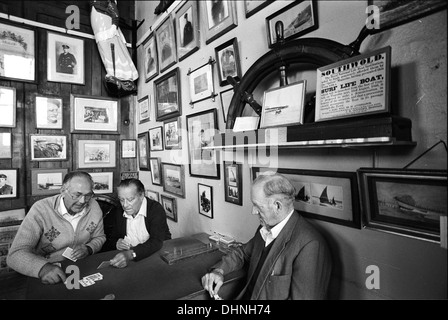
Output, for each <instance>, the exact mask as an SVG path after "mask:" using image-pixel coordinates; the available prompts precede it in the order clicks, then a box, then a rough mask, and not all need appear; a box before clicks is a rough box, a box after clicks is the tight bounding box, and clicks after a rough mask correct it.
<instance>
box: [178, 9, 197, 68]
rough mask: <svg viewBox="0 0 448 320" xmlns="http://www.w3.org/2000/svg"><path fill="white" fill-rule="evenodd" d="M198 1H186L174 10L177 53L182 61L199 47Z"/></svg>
mask: <svg viewBox="0 0 448 320" xmlns="http://www.w3.org/2000/svg"><path fill="white" fill-rule="evenodd" d="M198 21H199V20H198V2H197V1H188V2H186V3H185V4H183V5H182V7H181V8H180V9H179V10H178V11H176V17H175V22H174V24H175V25H176V43H177V55H178V57H179V61H182V60H183V59H185V58H186V57H188V56H189V55H191V54H192V53H194V52H195V51H197V50H198V49H199V23H198Z"/></svg>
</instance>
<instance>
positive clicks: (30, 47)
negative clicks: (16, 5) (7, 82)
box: [0, 23, 37, 82]
mask: <svg viewBox="0 0 448 320" xmlns="http://www.w3.org/2000/svg"><path fill="white" fill-rule="evenodd" d="M0 34H1V35H2V36H1V37H0V62H1V63H0V79H2V78H3V79H11V80H18V81H26V82H35V81H36V79H37V71H36V59H37V58H36V52H37V51H36V31H35V30H33V29H30V28H26V27H25V28H24V27H17V26H14V25H11V24H5V23H0Z"/></svg>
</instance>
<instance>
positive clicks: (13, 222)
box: [0, 208, 25, 256]
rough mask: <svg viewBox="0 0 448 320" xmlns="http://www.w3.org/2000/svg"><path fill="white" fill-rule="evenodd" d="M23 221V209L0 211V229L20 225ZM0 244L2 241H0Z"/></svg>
mask: <svg viewBox="0 0 448 320" xmlns="http://www.w3.org/2000/svg"><path fill="white" fill-rule="evenodd" d="M23 219H25V208H19V209H12V210H6V211H0V228H3V227H9V226H18V225H20V224H21V223H22V221H23ZM1 242H3V241H2V240H0V243H1ZM0 256H1V254H0Z"/></svg>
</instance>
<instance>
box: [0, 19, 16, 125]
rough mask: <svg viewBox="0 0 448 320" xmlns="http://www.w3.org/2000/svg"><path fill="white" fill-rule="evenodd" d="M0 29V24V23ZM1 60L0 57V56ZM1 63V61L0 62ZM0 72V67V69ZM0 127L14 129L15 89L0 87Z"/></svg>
mask: <svg viewBox="0 0 448 320" xmlns="http://www.w3.org/2000/svg"><path fill="white" fill-rule="evenodd" d="M0 28H1V23H0ZM1 41H2V40H0V43H1ZM0 55H1V49H0ZM0 58H1V56H0ZM0 61H1V60H0ZM0 70H1V67H0ZM0 110H1V112H2V116H1V117H0V127H6V128H15V126H16V88H10V87H2V86H0Z"/></svg>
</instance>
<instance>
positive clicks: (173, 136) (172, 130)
mask: <svg viewBox="0 0 448 320" xmlns="http://www.w3.org/2000/svg"><path fill="white" fill-rule="evenodd" d="M163 129H164V132H165V139H164V141H165V149H166V150H171V149H182V131H181V125H180V117H179V118H176V119H174V120H166V121H165V122H164V123H163Z"/></svg>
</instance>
